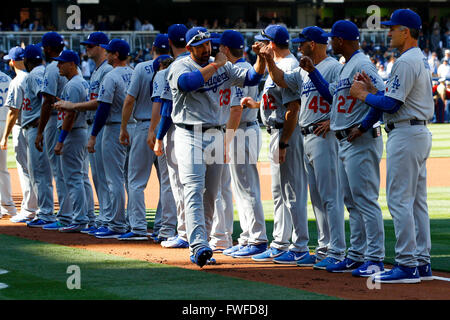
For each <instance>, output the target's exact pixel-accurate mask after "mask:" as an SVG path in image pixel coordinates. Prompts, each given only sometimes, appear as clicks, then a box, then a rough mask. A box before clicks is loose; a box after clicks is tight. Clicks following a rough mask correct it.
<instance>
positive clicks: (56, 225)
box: [42, 221, 66, 231]
mask: <svg viewBox="0 0 450 320" xmlns="http://www.w3.org/2000/svg"><path fill="white" fill-rule="evenodd" d="M63 227H66V225H65V224H62V223H61V222H59V221H56V222H53V223H51V224H48V225H46V226H43V227H42V229H43V230H49V231H58V230H59V229H61V228H63Z"/></svg>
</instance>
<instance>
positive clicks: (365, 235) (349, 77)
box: [329, 51, 385, 262]
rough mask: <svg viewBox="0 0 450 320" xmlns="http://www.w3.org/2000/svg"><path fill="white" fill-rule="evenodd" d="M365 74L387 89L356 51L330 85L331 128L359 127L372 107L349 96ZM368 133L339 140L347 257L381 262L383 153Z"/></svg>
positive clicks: (371, 66) (380, 140)
mask: <svg viewBox="0 0 450 320" xmlns="http://www.w3.org/2000/svg"><path fill="white" fill-rule="evenodd" d="M363 70H364V71H365V72H366V73H367V74H368V75H369V77H370V78H371V79H372V81H373V82H374V84H375V86H376V87H377V88H378V90H384V83H383V80H382V79H381V78H380V76H379V75H378V73H377V70H376V68H375V66H374V65H373V64H372V62H371V61H370V60H369V58H367V57H366V56H365V55H364V54H363V53H361V52H359V51H356V52H355V53H354V54H353V56H352V57H351V58H350V59H349V61H347V62H346V63H345V65H344V66H343V67H342V69H341V72H340V74H339V78H338V81H335V82H333V83H331V84H330V87H329V88H330V93H331V94H332V95H333V104H332V107H331V117H330V120H331V122H330V127H331V130H334V131H337V130H342V129H347V128H350V127H352V126H355V125H358V124H359V123H360V122H361V121H362V120H363V119H364V118H365V116H366V115H367V113H368V112H369V110H370V107H369V106H368V105H367V104H365V103H362V102H361V101H359V100H357V99H356V98H353V97H352V96H351V95H350V87H351V85H352V83H353V77H354V75H355V74H356V73H357V72H362V71H363ZM372 131H373V130H368V131H367V132H365V133H364V134H363V135H362V136H360V137H359V138H357V139H355V140H354V141H352V142H348V141H347V138H344V139H342V140H340V141H339V158H340V159H341V160H342V164H341V163H340V164H339V165H341V166H342V167H341V169H340V175H339V178H340V182H341V185H342V190H343V191H344V203H345V205H346V207H347V210H348V211H349V213H350V217H349V223H350V232H351V237H350V248H349V250H348V253H347V256H348V258H350V259H352V260H354V261H360V262H362V261H364V260H371V261H382V260H383V259H384V254H385V251H384V228H383V217H382V213H381V209H380V206H379V204H378V193H379V187H380V167H379V164H380V160H381V156H382V153H383V140H382V139H383V138H382V136H381V135H380V136H377V137H374V135H373V132H372Z"/></svg>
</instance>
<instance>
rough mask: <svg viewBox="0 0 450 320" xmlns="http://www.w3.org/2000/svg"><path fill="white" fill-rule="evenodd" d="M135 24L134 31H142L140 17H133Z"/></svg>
mask: <svg viewBox="0 0 450 320" xmlns="http://www.w3.org/2000/svg"><path fill="white" fill-rule="evenodd" d="M133 22H134V31H141V30H142V23H141V20H139V18H138V17H133Z"/></svg>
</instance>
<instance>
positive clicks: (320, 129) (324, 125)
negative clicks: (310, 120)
mask: <svg viewBox="0 0 450 320" xmlns="http://www.w3.org/2000/svg"><path fill="white" fill-rule="evenodd" d="M328 131H330V120H325V121H322V122H320V123H318V124H317V128H316V130H314V134H315V135H316V136H322V137H323V138H325V137H326V136H327V133H328Z"/></svg>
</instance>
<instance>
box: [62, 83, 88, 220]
mask: <svg viewBox="0 0 450 320" xmlns="http://www.w3.org/2000/svg"><path fill="white" fill-rule="evenodd" d="M88 91H89V84H88V83H87V82H86V81H85V80H84V79H83V78H82V77H81V75H76V76H74V77H73V78H72V79H70V80H69V81H68V82H67V83H66V85H65V86H64V89H63V91H62V93H61V96H62V99H63V100H65V101H70V102H73V103H77V102H85V101H87V100H88ZM75 114H76V116H75V121H74V123H73V126H72V129H71V130H70V132H69V134H68V135H67V138H66V139H65V141H64V147H63V149H62V155H61V166H62V172H63V175H64V180H65V183H66V186H67V189H68V192H69V195H70V198H71V199H72V205H73V219H72V223H74V224H89V225H94V224H95V216H94V212H93V210H89V208H88V200H87V198H86V189H85V186H84V169H85V162H86V160H87V159H86V158H87V150H86V141H87V128H88V125H87V121H86V120H87V112H84V111H81V112H76V113H75ZM65 116H66V112H65V111H60V112H59V113H58V122H57V127H58V129H61V128H62V125H63V122H64V119H65ZM91 190H92V189H91Z"/></svg>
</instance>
